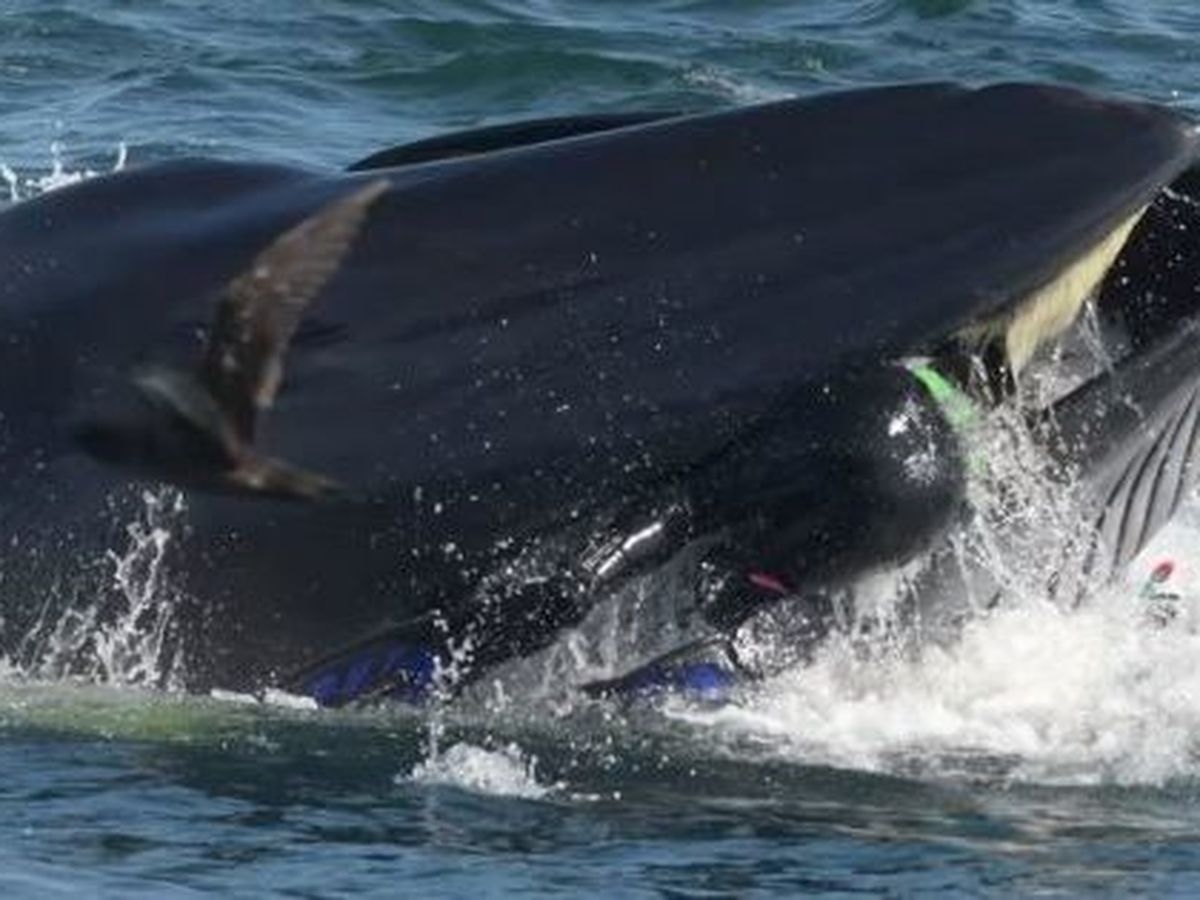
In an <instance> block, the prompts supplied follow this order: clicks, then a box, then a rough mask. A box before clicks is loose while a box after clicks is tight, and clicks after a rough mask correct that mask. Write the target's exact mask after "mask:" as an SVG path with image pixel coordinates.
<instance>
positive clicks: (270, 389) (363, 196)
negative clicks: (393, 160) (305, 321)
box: [200, 178, 388, 443]
mask: <svg viewBox="0 0 1200 900" xmlns="http://www.w3.org/2000/svg"><path fill="white" fill-rule="evenodd" d="M387 188H388V181H387V179H383V178H381V179H377V180H375V181H371V182H370V183H368V184H366V185H365V186H364V187H362V188H359V189H358V190H357V191H355V192H354V193H352V194H350V195H349V196H348V197H344V198H342V199H340V200H337V201H335V202H333V203H330V204H329V205H327V206H325V207H324V208H322V209H321V210H319V211H318V212H317V213H316V214H315V215H313V216H311V217H309V218H307V219H305V220H304V221H303V222H301V223H300V224H299V225H296V226H295V227H293V228H291V229H290V230H288V231H286V232H284V233H283V234H282V235H281V236H280V237H278V238H276V239H275V241H274V242H272V244H271V245H270V246H269V247H267V249H266V250H264V251H263V252H262V253H260V254H259V255H258V256H257V257H255V259H254V261H253V263H251V265H250V268H249V269H248V270H247V271H246V272H243V273H242V274H241V275H239V276H238V277H237V278H235V279H234V280H233V281H231V282H230V283H229V284H228V285H227V286H226V288H225V290H224V291H223V292H222V294H221V299H220V302H219V303H218V306H217V316H216V321H215V323H214V325H213V329H212V333H211V334H210V335H209V340H208V346H207V349H206V352H205V356H204V362H203V365H202V366H201V369H200V379H201V380H202V381H203V383H204V385H205V386H206V387H207V389H208V391H209V392H210V393H211V394H212V396H213V397H214V398H215V400H216V402H217V404H218V406H219V407H220V409H221V411H222V413H223V414H224V416H225V417H226V418H227V420H228V421H229V423H230V425H231V426H232V427H233V428H234V429H235V431H236V433H237V435H238V437H239V438H240V439H241V440H243V441H245V442H247V443H249V442H250V441H252V440H253V439H254V427H255V422H256V419H257V416H258V413H259V412H260V411H262V410H265V409H267V408H268V407H270V405H271V404H272V402H274V400H275V395H276V393H278V391H279V385H280V383H281V382H282V380H283V360H284V356H285V355H286V353H287V348H288V345H289V344H290V342H291V340H292V336H293V335H294V334H295V333H296V329H297V327H298V326H299V324H300V319H301V318H302V317H303V315H304V313H305V311H306V310H307V308H308V307H309V305H310V304H311V303H312V301H313V300H314V299H316V297H317V295H318V294H319V293H320V292H321V290H322V288H324V287H325V284H326V283H327V282H328V281H329V279H330V278H331V277H332V276H333V274H334V272H336V271H337V269H338V266H339V265H340V264H341V262H342V260H343V259H345V257H346V254H347V253H348V252H349V250H350V247H351V245H352V244H353V242H354V239H355V237H357V235H358V233H359V231H360V229H361V228H362V225H363V222H364V221H365V219H366V215H367V211H368V210H369V208H370V206H371V204H372V203H373V202H374V201H375V200H376V199H377V198H378V197H379V196H380V195H381V194H383V193H384V192H385V191H386V190H387Z"/></svg>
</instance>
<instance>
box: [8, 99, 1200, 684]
mask: <svg viewBox="0 0 1200 900" xmlns="http://www.w3.org/2000/svg"><path fill="white" fill-rule="evenodd" d="M1196 148H1197V133H1196V129H1195V127H1194V126H1193V125H1192V124H1191V123H1190V122H1189V121H1188V120H1187V119H1186V118H1185V117H1183V116H1182V115H1180V114H1178V113H1176V112H1174V111H1172V110H1169V109H1167V108H1164V107H1162V106H1157V105H1153V104H1148V103H1143V102H1139V101H1135V100H1130V99H1119V98H1108V97H1100V96H1098V95H1095V94H1092V93H1088V92H1085V91H1082V90H1079V89H1075V88H1068V87H1062V86H1048V85H1037V84H1000V85H992V86H986V87H981V88H972V87H964V86H960V85H955V84H942V83H937V84H918V85H900V86H888V87H879V88H869V89H860V90H853V91H843V92H834V93H828V94H820V95H815V96H810V97H801V98H794V99H788V100H782V101H776V102H772V103H767V104H761V105H756V106H747V107H741V108H734V109H727V110H721V111H717V112H705V113H697V114H676V113H668V112H662V113H634V114H629V115H613V116H582V117H567V118H560V119H552V120H538V121H535V122H527V123H514V124H509V125H505V126H492V127H488V128H483V129H477V130H475V131H469V132H461V133H457V134H452V135H448V136H443V137H439V138H433V139H431V140H427V141H422V142H419V143H417V144H411V145H405V146H401V147H397V148H389V149H387V150H384V151H381V152H377V153H375V154H372V155H371V156H368V157H365V158H364V159H363V160H361V161H360V162H358V163H356V164H353V165H351V166H350V167H349V168H348V169H347V170H345V171H328V170H319V169H305V168H298V167H294V166H282V165H272V164H265V163H257V162H247V161H224V160H206V159H182V160H174V161H168V162H161V163H156V164H151V165H145V166H140V167H136V168H132V169H130V170H128V171H123V172H120V173H116V174H112V175H108V176H104V177H99V178H95V179H91V180H88V181H85V182H83V183H80V184H77V185H74V186H71V187H67V188H64V189H61V190H57V191H54V192H52V193H48V194H45V195H42V196H40V197H37V198H35V199H32V200H28V201H25V202H22V203H18V204H15V205H13V206H11V207H9V208H7V209H5V210H4V211H3V212H2V213H0V248H3V249H2V250H0V285H3V288H2V290H0V340H2V342H3V348H4V349H3V354H2V356H0V376H2V377H0V476H2V477H0V610H2V613H3V615H2V625H0V651H2V652H3V653H4V654H5V655H6V656H7V657H8V658H9V659H10V660H15V661H16V662H17V663H18V664H21V663H22V662H27V661H29V660H30V658H31V656H32V655H33V654H36V653H37V652H41V650H43V649H44V644H45V642H44V641H40V642H39V641H38V640H31V639H30V636H31V635H39V634H40V635H43V636H44V634H45V626H46V622H47V621H48V619H47V616H50V617H51V618H53V616H54V615H57V614H58V612H59V611H61V610H62V609H66V608H70V607H71V606H72V605H77V604H79V603H81V602H90V601H92V600H94V598H95V593H96V591H97V590H98V587H97V585H98V584H100V583H101V582H102V581H103V579H104V577H106V576H105V575H104V574H103V573H102V574H100V575H98V574H97V571H96V569H97V562H96V561H97V560H101V561H103V560H104V559H105V558H106V556H105V554H106V552H107V551H108V550H109V549H110V548H111V547H112V546H114V543H115V542H119V541H120V539H121V536H122V535H123V533H124V531H125V528H126V524H127V514H128V513H129V510H130V509H131V508H133V507H136V506H137V505H138V504H139V503H140V500H139V498H140V497H141V496H142V492H143V491H144V490H147V489H153V488H155V486H157V485H168V486H172V487H173V488H174V489H177V490H178V491H180V498H181V499H180V503H181V505H182V508H183V513H182V522H181V523H180V524H179V526H178V528H177V533H175V534H173V536H172V540H171V541H170V543H169V546H168V548H167V551H166V554H167V555H166V558H165V559H164V560H163V566H164V570H165V572H166V573H167V578H168V579H169V581H170V584H171V586H172V592H173V596H174V601H173V602H174V603H175V606H176V608H175V610H174V616H175V617H174V620H173V625H172V628H173V631H172V635H173V646H174V648H175V650H174V652H175V653H176V655H177V657H178V659H177V662H178V665H177V668H176V671H177V672H179V673H181V674H180V675H179V678H180V679H181V680H182V682H183V683H184V684H185V686H186V687H188V688H189V689H192V690H197V691H207V690H211V689H214V688H223V689H229V690H237V691H251V692H254V691H262V690H265V689H268V688H272V687H279V688H283V689H286V690H289V691H292V692H294V693H299V694H303V695H307V696H309V697H312V698H313V699H314V700H316V701H317V702H318V703H321V704H323V705H341V704H344V703H349V702H359V701H362V700H366V699H371V698H376V697H395V698H401V699H406V698H407V699H421V698H422V697H424V696H426V695H427V694H428V693H429V691H430V689H431V685H433V684H434V683H435V682H438V678H439V673H442V672H444V671H446V670H447V669H449V668H451V666H450V665H449V663H450V660H451V658H453V659H454V661H455V666H454V667H453V668H455V669H456V672H457V676H456V677H458V678H459V679H460V680H461V681H463V682H466V681H469V680H471V679H473V678H477V677H479V676H480V675H481V674H483V673H485V672H486V671H488V670H489V669H490V668H492V667H494V666H495V665H497V664H499V663H501V662H504V661H506V660H509V659H513V658H515V657H521V656H526V655H528V654H530V653H533V652H535V651H537V650H539V649H542V648H544V647H546V646H548V645H549V644H550V643H552V642H553V641H554V640H555V639H556V638H557V637H558V636H559V635H561V633H562V632H563V631H564V630H566V629H569V628H571V627H574V626H575V625H577V624H578V623H579V622H580V621H582V620H583V619H584V617H585V616H586V615H587V614H588V612H589V611H590V610H592V609H593V608H594V607H595V605H596V604H597V603H599V602H601V601H602V600H603V599H604V598H605V597H606V596H610V595H611V594H612V592H613V591H615V590H618V589H619V588H620V586H621V585H623V584H625V583H627V582H628V581H629V580H630V579H631V578H635V577H637V576H639V575H641V574H644V573H646V572H652V571H653V570H655V569H656V568H657V567H660V566H662V565H663V564H665V563H666V562H667V561H668V560H671V559H674V558H677V557H678V556H679V554H680V553H683V552H685V551H688V550H689V549H690V550H695V548H698V547H699V548H701V549H702V554H703V557H704V560H705V572H706V573H708V574H707V575H706V578H705V579H701V580H702V581H704V582H705V584H706V587H705V588H704V590H701V591H698V596H697V599H696V600H695V603H696V607H697V615H698V616H699V618H700V619H701V620H703V621H704V622H706V623H707V624H708V626H710V627H711V628H712V629H713V630H714V631H715V632H716V633H725V632H727V631H728V630H729V629H731V628H734V627H736V626H737V625H739V624H740V623H742V622H744V621H745V620H746V619H747V618H748V617H751V616H753V615H754V614H755V612H756V611H758V610H759V609H760V608H761V607H762V606H763V605H767V604H770V603H771V602H773V600H772V598H774V597H776V596H781V595H792V594H796V593H805V592H810V591H816V590H817V589H818V588H820V587H822V586H828V585H834V584H841V583H844V582H846V581H847V580H849V579H853V578H854V577H855V576H857V575H859V574H861V573H863V572H866V571H871V570H872V569H873V568H876V567H878V566H880V565H884V564H891V563H896V562H903V561H904V560H907V559H910V558H912V557H913V556H914V555H916V554H919V553H921V552H924V551H927V550H928V549H929V548H930V547H931V546H934V545H936V543H937V542H938V541H939V540H940V539H941V538H942V537H943V536H944V535H945V533H946V532H947V530H948V529H949V528H951V527H953V525H954V523H955V522H956V521H958V519H959V517H960V514H961V509H962V507H963V504H964V502H965V501H964V480H965V477H966V474H965V473H966V471H967V467H968V462H967V461H966V460H965V458H964V453H963V451H962V448H961V437H960V433H959V427H958V426H957V425H956V423H955V421H954V416H953V415H952V413H951V412H950V411H949V410H950V407H951V406H953V401H952V400H950V401H948V400H947V399H946V398H947V394H946V392H941V394H940V395H939V391H938V390H937V389H936V388H931V387H930V385H931V384H942V383H950V384H953V385H956V387H954V388H953V390H952V391H951V392H950V393H951V394H952V395H953V397H960V396H961V397H968V398H971V402H972V403H974V404H976V405H977V406H979V407H980V408H984V409H986V408H989V407H991V406H995V405H996V404H999V403H1002V402H1004V397H1005V396H1006V395H1008V394H1009V393H1011V391H1012V386H1013V384H1015V383H1017V382H1019V380H1020V378H1021V374H1022V372H1024V371H1025V370H1026V369H1027V368H1028V367H1029V366H1031V365H1032V364H1033V363H1034V362H1035V361H1036V359H1037V358H1038V354H1039V352H1042V349H1043V348H1044V347H1045V346H1047V345H1051V344H1053V343H1055V342H1056V341H1058V340H1060V339H1061V338H1062V337H1063V336H1064V335H1067V334H1069V333H1070V331H1071V329H1072V328H1073V327H1074V326H1075V323H1077V322H1078V321H1079V318H1080V316H1081V314H1082V313H1081V311H1082V310H1084V308H1085V306H1086V305H1087V304H1088V303H1090V302H1094V303H1095V304H1097V306H1098V308H1100V309H1101V310H1102V312H1103V315H1104V316H1105V317H1106V318H1107V319H1108V320H1111V321H1112V322H1114V323H1117V324H1118V325H1119V326H1120V332H1121V335H1122V337H1121V339H1120V341H1118V342H1116V343H1115V344H1114V346H1119V348H1120V351H1121V353H1123V354H1124V355H1123V356H1121V358H1120V359H1119V360H1118V361H1117V364H1116V365H1115V366H1114V367H1110V368H1108V369H1106V370H1105V371H1104V372H1102V373H1101V375H1100V376H1098V377H1095V378H1092V379H1091V380H1090V381H1088V382H1087V383H1085V384H1084V385H1083V386H1082V387H1080V388H1078V389H1076V390H1075V391H1073V392H1072V393H1070V394H1069V395H1067V396H1065V397H1062V398H1058V399H1057V401H1056V402H1055V404H1054V405H1053V406H1052V407H1051V408H1048V409H1047V410H1043V411H1042V412H1044V413H1046V414H1047V415H1052V416H1053V418H1054V419H1055V421H1056V422H1057V423H1058V431H1057V434H1058V435H1059V439H1058V440H1056V442H1055V444H1054V447H1055V450H1054V452H1056V453H1059V454H1060V455H1061V457H1062V460H1063V466H1064V471H1066V470H1067V469H1070V470H1071V472H1072V473H1073V477H1076V478H1078V479H1080V480H1082V481H1083V482H1084V483H1086V484H1087V485H1088V489H1089V491H1090V492H1091V496H1093V497H1094V498H1095V502H1094V509H1093V510H1092V512H1091V513H1090V515H1091V516H1092V518H1093V519H1094V524H1095V530H1096V532H1097V534H1100V535H1102V536H1103V538H1104V540H1103V542H1102V543H1103V544H1104V546H1105V547H1106V548H1107V547H1109V546H1115V548H1116V549H1115V550H1114V551H1112V552H1109V553H1107V554H1106V559H1107V560H1108V561H1107V562H1106V563H1105V564H1106V565H1111V566H1114V567H1115V566H1118V565H1121V564H1124V563H1126V562H1128V560H1129V559H1130V558H1131V557H1132V555H1133V554H1134V553H1136V551H1137V550H1138V549H1140V547H1141V546H1144V544H1145V543H1146V542H1147V541H1148V540H1149V538H1150V537H1151V536H1152V535H1153V533H1154V532H1155V531H1156V530H1157V529H1158V528H1160V527H1161V525H1162V524H1163V523H1164V522H1165V521H1167V520H1168V519H1169V518H1170V515H1171V514H1172V513H1173V512H1174V510H1175V509H1176V508H1177V507H1178V505H1179V503H1180V502H1182V499H1183V498H1184V497H1185V496H1186V493H1187V489H1188V488H1189V487H1190V485H1191V484H1192V481H1193V477H1194V469H1195V465H1194V460H1193V457H1194V455H1195V454H1196V452H1197V440H1196V431H1197V429H1196V420H1197V400H1196V393H1195V392H1196V384H1197V381H1196V379H1197V378H1198V377H1200V368H1198V366H1197V363H1200V359H1197V358H1196V356H1197V352H1196V350H1195V347H1196V346H1197V343H1196V341H1195V340H1193V339H1192V338H1193V333H1194V331H1195V328H1196V327H1197V326H1196V321H1197V319H1196V314H1197V310H1196V309H1195V301H1196V284H1197V283H1198V282H1197V280H1196V278H1197V276H1198V275H1200V260H1197V259H1195V258H1193V255H1189V254H1190V253H1191V252H1192V251H1191V250H1190V246H1191V245H1190V244H1188V243H1187V242H1186V233H1185V232H1186V227H1187V225H1188V224H1189V223H1194V222H1195V221H1196V214H1195V212H1194V204H1195V203H1196V201H1197V198H1200V190H1198V187H1200V177H1198V176H1197V174H1196V169H1195V165H1196V152H1197V149H1196ZM1181 222H1182V223H1183V228H1182V229H1181V227H1180V223H1181ZM1181 235H1182V236H1181ZM914 361H917V362H914ZM1131 393H1132V394H1136V397H1137V402H1136V403H1130V402H1122V398H1125V399H1126V400H1127V399H1128V398H1129V396H1131ZM901 414H903V416H907V418H903V419H898V418H897V416H898V415H901ZM926 451H928V452H926ZM918 453H924V457H925V465H924V467H923V468H922V469H921V471H920V472H914V468H913V466H912V465H911V463H912V460H913V459H914V458H915V457H914V454H918ZM918 468H920V467H918ZM1098 546H1099V544H1098ZM731 573H732V575H731ZM747 573H748V574H747ZM709 576H711V577H709ZM730 584H732V585H733V587H732V588H728V585H730ZM747 584H748V585H749V586H750V589H749V590H746V589H745V588H746V586H747ZM706 640H707V639H706ZM663 649H669V648H663ZM668 656H669V657H670V658H672V659H675V658H676V657H671V655H670V654H668ZM634 662H636V661H631V668H633V663H634ZM68 668H69V664H68ZM656 671H657V670H656ZM705 671H708V670H705ZM652 674H653V673H652ZM656 679H657V680H656ZM661 680H662V679H661V678H659V676H658V675H657V674H655V675H653V677H650V678H648V679H647V678H642V679H641V682H655V683H657V682H658V681H661ZM668 680H669V679H668ZM641 682H639V683H641Z"/></svg>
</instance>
